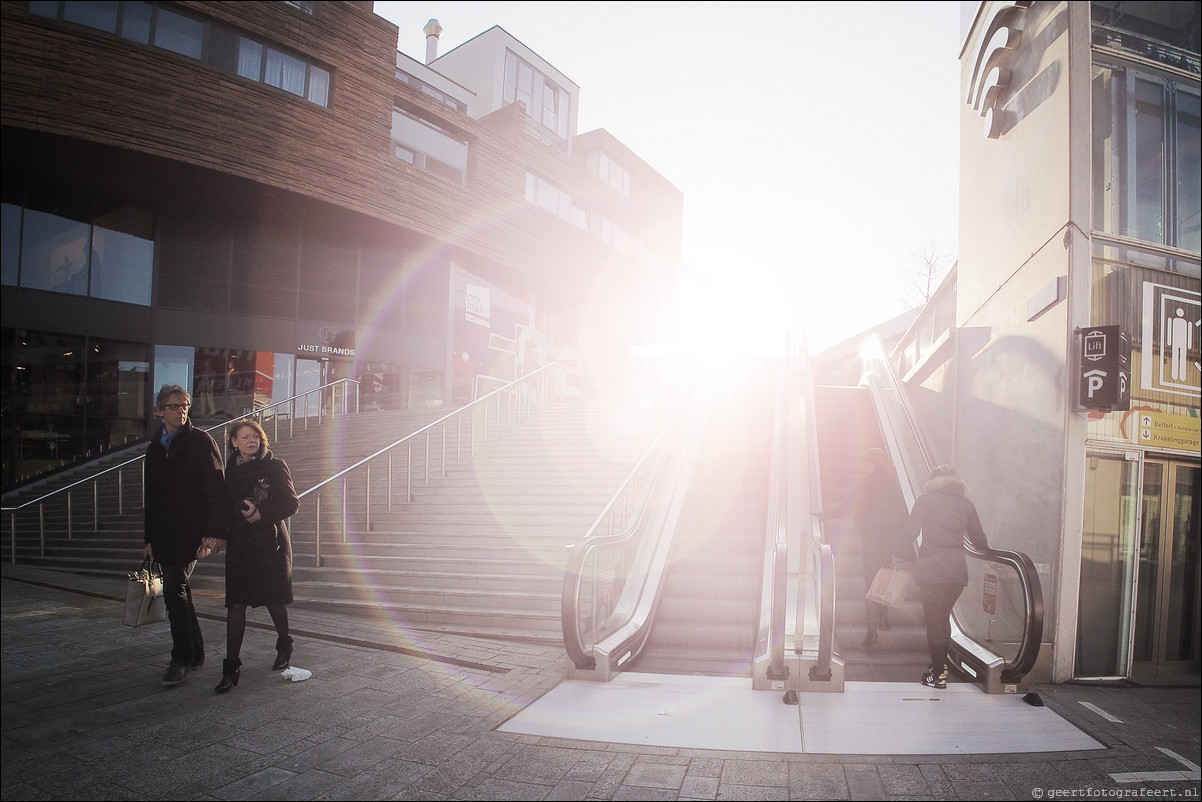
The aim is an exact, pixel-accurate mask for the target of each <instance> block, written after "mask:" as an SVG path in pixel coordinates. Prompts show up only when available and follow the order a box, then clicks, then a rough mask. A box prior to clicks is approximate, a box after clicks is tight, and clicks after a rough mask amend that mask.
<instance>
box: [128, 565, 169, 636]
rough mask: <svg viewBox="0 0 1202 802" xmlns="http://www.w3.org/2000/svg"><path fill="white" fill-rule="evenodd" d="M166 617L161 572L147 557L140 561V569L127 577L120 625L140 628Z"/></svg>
mask: <svg viewBox="0 0 1202 802" xmlns="http://www.w3.org/2000/svg"><path fill="white" fill-rule="evenodd" d="M166 617H167V603H166V601H165V600H164V599H163V571H162V569H161V568H159V566H158V563H152V562H151V561H150V558H149V557H147V558H146V559H145V560H143V561H142V567H141V568H139V569H138V570H137V571H134V572H133V573H132V574H130V575H129V582H127V583H126V585H125V617H124V618H123V619H122V621H121V623H123V624H125V626H127V627H140V626H142V625H143V624H152V623H154V622H155V621H162V620H164V619H165V618H166Z"/></svg>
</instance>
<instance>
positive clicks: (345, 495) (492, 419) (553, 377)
mask: <svg viewBox="0 0 1202 802" xmlns="http://www.w3.org/2000/svg"><path fill="white" fill-rule="evenodd" d="M564 375H565V368H564V367H563V366H562V365H560V364H559V363H558V362H552V363H551V364H548V365H544V366H543V367H541V368H538V369H537V370H534V371H532V372H530V373H528V374H527V375H525V376H523V377H521V378H519V379H515V380H514V381H512V382H509V383H507V384H504V385H502V386H501V387H498V388H497V389H495V390H493V391H491V392H489V393H487V394H485V395H483V396H481V397H480V398H478V399H476V400H475V401H473V402H471V403H470V404H467V405H465V406H462V407H459V408H458V409H456V410H455V411H453V412H450V413H448V414H446V415H443V416H442V417H441V418H439V419H438V420H435V421H433V422H431V423H429V424H426V425H425V426H423V427H422V428H420V429H418V430H417V431H414V432H412V433H410V434H408V435H406V436H404V437H402V438H401V439H399V440H397V441H395V442H393V443H390V444H389V445H387V446H384V447H383V448H381V449H379V450H378V451H376V452H375V453H373V454H371V455H369V456H367V457H364V458H363V459H361V460H359V461H358V462H356V463H355V464H354V465H350V466H348V467H346V468H343V469H342V470H340V471H338V472H337V473H335V474H334V475H333V476H330V477H329V478H327V479H323V480H322V481H320V482H318V483H317V484H315V485H314V486H312V487H310V488H309V489H308V490H305V491H304V492H302V493H299V494H297V498H299V499H300V500H301V503H302V505H303V504H304V503H305V500H306V499H307V498H309V497H312V499H313V508H314V527H313V531H312V535H313V551H314V563H315V565H316V567H318V568H320V567H321V564H322V558H321V543H322V493H323V491H325V492H326V493H329V492H330V491H331V489H335V488H336V489H337V498H336V500H337V501H338V502H339V503H340V508H341V509H340V513H339V521H340V524H341V530H342V542H343V543H346V542H348V540H349V533H350V531H351V526H350V524H351V512H350V504H351V495H350V492H349V482H350V481H351V480H352V479H354V480H357V479H359V478H360V477H362V480H363V487H364V491H363V497H362V502H363V507H362V510H363V515H362V519H361V523H362V529H363V531H370V530H371V525H372V524H371V520H372V510H373V507H372V505H373V504H374V503H376V502H377V499H376V498H375V497H374V496H373V494H372V469H373V467H374V468H376V469H378V470H385V471H386V477H387V479H386V482H385V490H384V499H383V501H382V502H381V503H383V504H384V505H385V509H386V510H387V511H389V512H391V511H392V509H393V504H394V501H395V500H396V496H397V495H398V493H397V481H396V473H397V472H398V470H400V471H403V472H404V502H405V503H408V502H410V501H412V500H413V486H414V478H415V470H414V453H415V449H420V450H421V454H420V458H421V462H422V468H423V471H422V476H421V482H422V484H423V485H425V486H428V485H429V484H430V466H431V464H432V463H433V461H434V460H433V457H434V453H433V452H432V447H433V448H434V449H437V452H438V453H437V461H438V464H439V466H440V473H441V477H442V478H446V475H447V474H446V470H447V465H448V464H449V461H450V460H449V457H448V449H451V448H453V449H454V450H453V452H451V453H452V455H453V457H454V459H455V462H456V463H457V464H458V463H459V462H460V461H461V460H462V455H463V441H464V437H465V433H464V427H465V425H466V427H467V429H468V431H467V433H466V437H467V440H468V453H470V454H471V455H475V453H476V447H477V444H481V443H485V442H488V440H489V438H490V436H491V437H492V439H494V440H495V439H497V438H499V437H500V435H501V433H502V432H503V431H505V430H507V429H510V428H514V427H520V426H521V425H522V424H523V423H524V422H525V421H526V420H528V419H530V418H531V417H533V416H536V415H537V414H538V408H539V406H540V405H541V404H542V403H544V402H547V401H552V400H556V399H557V398H558V397H559V394H560V391H561V390H562V389H563V384H564V381H563V378H564ZM490 423H491V429H490ZM452 429H453V431H452ZM435 436H437V442H435V441H434V440H433V438H434V437H435ZM448 438H450V439H451V440H452V443H450V444H449V443H448ZM398 457H401V458H403V466H402V467H400V468H398V466H397V464H396V463H397V458H398ZM298 514H299V511H298ZM295 521H296V516H295V515H294V516H293V517H292V519H291V522H290V525H291V527H292V535H293V541H294V542H295V541H296V539H297V535H298V534H299V533H298V531H297V529H296V525H295Z"/></svg>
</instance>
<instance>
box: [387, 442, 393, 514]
mask: <svg viewBox="0 0 1202 802" xmlns="http://www.w3.org/2000/svg"><path fill="white" fill-rule="evenodd" d="M388 511H389V512H392V449H389V450H388Z"/></svg>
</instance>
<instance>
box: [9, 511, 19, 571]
mask: <svg viewBox="0 0 1202 802" xmlns="http://www.w3.org/2000/svg"><path fill="white" fill-rule="evenodd" d="M8 521H9V534H11V535H12V538H11V539H10V540H9V541H8V555H9V562H11V563H12V564H13V565H16V564H17V511H16V510H13V511H12V512H11V513H9V516H8Z"/></svg>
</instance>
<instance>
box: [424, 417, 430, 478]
mask: <svg viewBox="0 0 1202 802" xmlns="http://www.w3.org/2000/svg"><path fill="white" fill-rule="evenodd" d="M425 486H426V487H429V486H430V430H429V429H426V485H425Z"/></svg>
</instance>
